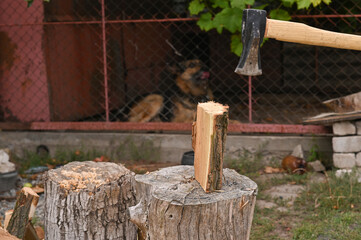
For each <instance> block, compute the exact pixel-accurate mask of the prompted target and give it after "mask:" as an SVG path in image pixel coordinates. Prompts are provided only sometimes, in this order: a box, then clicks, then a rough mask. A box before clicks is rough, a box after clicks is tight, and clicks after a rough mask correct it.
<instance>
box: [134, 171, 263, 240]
mask: <svg viewBox="0 0 361 240" xmlns="http://www.w3.org/2000/svg"><path fill="white" fill-rule="evenodd" d="M222 184H223V186H222V190H218V191H215V192H212V193H206V192H205V191H204V190H203V189H202V187H201V186H200V184H199V183H198V182H197V181H196V180H195V179H194V167H193V166H175V167H168V168H163V169H161V170H159V171H156V172H152V173H149V174H145V175H136V176H135V187H136V193H137V200H138V201H139V203H138V204H137V205H136V206H133V207H130V208H129V212H130V219H131V221H132V222H134V223H135V224H136V225H137V226H138V227H139V229H140V230H141V233H142V237H143V239H151V240H155V239H157V240H158V239H159V240H162V239H189V240H195V239H199V240H200V239H214V240H220V239H234V240H236V239H242V240H244V239H249V235H250V230H251V224H252V218H253V211H254V207H255V202H256V194H257V184H256V183H255V182H253V181H252V180H251V179H249V178H248V177H245V176H242V175H240V174H238V173H237V172H236V171H234V170H231V169H224V170H223V181H222Z"/></svg>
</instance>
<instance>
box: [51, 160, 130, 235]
mask: <svg viewBox="0 0 361 240" xmlns="http://www.w3.org/2000/svg"><path fill="white" fill-rule="evenodd" d="M133 181H134V173H132V172H131V171H129V170H128V169H126V168H125V167H123V166H121V165H118V164H115V163H108V162H102V163H100V162H98V163H96V162H71V163H69V164H67V165H65V166H63V167H61V168H58V169H54V170H50V171H48V173H47V175H46V180H45V239H77V240H78V239H97V240H100V239H137V228H136V226H135V225H134V224H133V223H131V222H130V221H129V216H128V212H127V209H128V207H130V206H133V205H134V204H135V195H134V191H133V187H132V186H133V185H132V184H133Z"/></svg>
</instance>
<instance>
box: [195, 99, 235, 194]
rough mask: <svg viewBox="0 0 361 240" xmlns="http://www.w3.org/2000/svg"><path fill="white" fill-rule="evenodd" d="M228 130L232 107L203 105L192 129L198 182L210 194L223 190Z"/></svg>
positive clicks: (215, 104)
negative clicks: (229, 110) (224, 154)
mask: <svg viewBox="0 0 361 240" xmlns="http://www.w3.org/2000/svg"><path fill="white" fill-rule="evenodd" d="M227 126H228V106H224V105H222V104H219V103H215V102H206V103H199V104H198V106H197V120H196V123H195V124H193V127H192V130H193V132H192V146H193V149H194V169H195V177H196V180H197V181H198V182H199V183H200V184H201V186H202V188H203V189H204V191H206V192H212V191H214V190H219V189H221V187H222V167H223V166H222V165H223V152H224V150H225V142H226V135H227Z"/></svg>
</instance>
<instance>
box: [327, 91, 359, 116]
mask: <svg viewBox="0 0 361 240" xmlns="http://www.w3.org/2000/svg"><path fill="white" fill-rule="evenodd" d="M323 104H324V105H326V106H327V107H328V108H330V109H331V110H332V111H334V112H336V113H347V112H355V111H360V110H361V92H358V93H354V94H350V95H347V96H344V97H339V98H333V99H330V100H327V101H324V102H323Z"/></svg>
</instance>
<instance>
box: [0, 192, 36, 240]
mask: <svg viewBox="0 0 361 240" xmlns="http://www.w3.org/2000/svg"><path fill="white" fill-rule="evenodd" d="M38 201H39V195H38V194H36V193H35V192H34V191H33V190H32V189H31V188H29V187H24V188H22V189H21V191H20V194H19V196H18V197H17V200H16V203H15V208H14V212H13V213H12V215H11V218H10V221H9V224H8V226H7V228H6V230H7V231H8V232H9V233H10V234H12V235H14V236H17V237H18V238H23V237H24V234H25V231H26V226H27V225H28V223H29V220H31V218H32V217H33V216H34V213H35V209H36V205H37V204H38Z"/></svg>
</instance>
